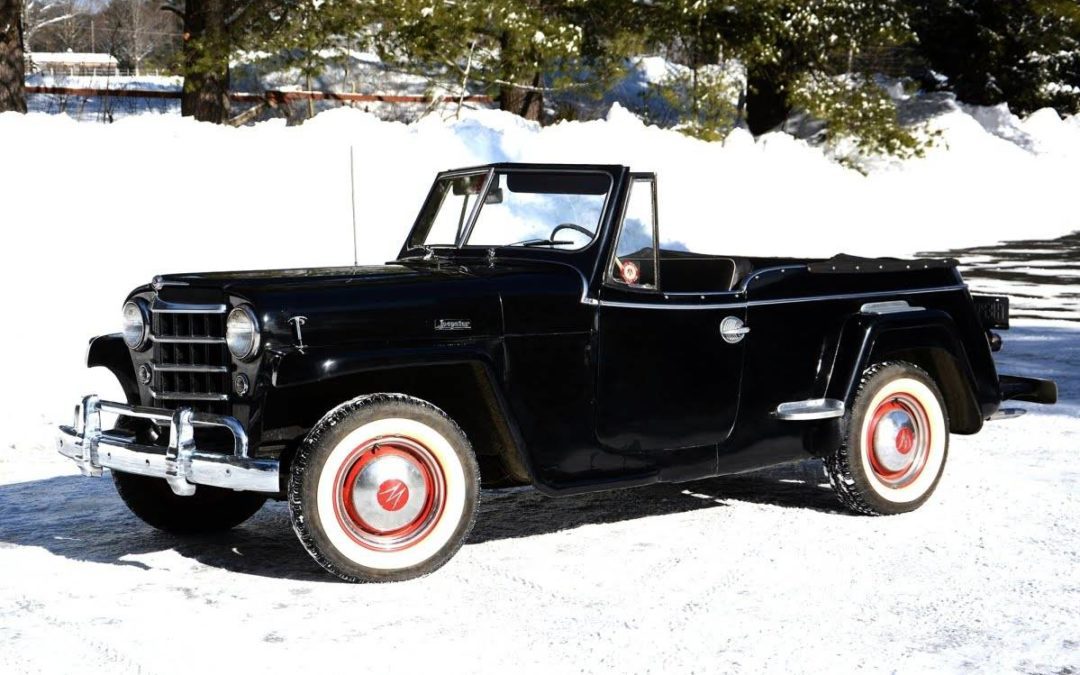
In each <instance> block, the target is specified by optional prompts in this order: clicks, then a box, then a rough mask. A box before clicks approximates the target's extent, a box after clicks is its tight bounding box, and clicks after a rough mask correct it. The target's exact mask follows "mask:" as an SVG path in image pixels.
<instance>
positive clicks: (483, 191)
mask: <svg viewBox="0 0 1080 675" xmlns="http://www.w3.org/2000/svg"><path fill="white" fill-rule="evenodd" d="M494 178H495V169H493V168H492V169H488V170H487V175H486V176H485V177H484V185H483V187H481V188H480V192H479V193H478V194H477V197H478V199H477V200H476V203H475V204H473V209H472V214H471V215H470V216H469V220H468V222H467V223H466V225H465V230H464V231H463V232H461V234H460V236H459V237H458V239H457V242H456V246H457V248H461V247H462V246H464V245H465V242H467V241H469V237H470V236H472V231H473V228H474V227H476V219H477V218H479V217H480V207H481V206H483V204H484V200H485V199H487V194H488V190H490V189H491V183H492V180H493V179H494ZM468 200H469V198H468V195H466V197H465V202H466V203H467V202H468ZM461 210H462V211H464V210H465V204H464V203H463V204H462V207H461Z"/></svg>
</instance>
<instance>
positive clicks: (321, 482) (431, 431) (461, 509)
mask: <svg viewBox="0 0 1080 675" xmlns="http://www.w3.org/2000/svg"><path fill="white" fill-rule="evenodd" d="M479 490H480V477H479V471H478V469H477V464H476V459H475V457H474V456H473V451H472V447H471V446H470V445H469V441H468V439H467V438H466V437H465V434H464V433H463V432H462V431H461V429H460V428H459V427H458V426H457V425H456V424H455V423H454V422H453V420H451V419H450V418H449V417H448V416H447V415H446V414H445V413H444V412H442V411H441V410H439V409H438V408H436V407H435V406H433V405H431V404H430V403H427V402H425V401H421V400H419V399H416V398H412V397H409V396H405V395H402V394H374V395H371V396H363V397H360V398H358V399H355V400H353V401H350V402H348V403H346V404H344V405H342V406H339V407H338V408H335V409H334V410H332V411H331V412H330V413H328V414H327V415H326V416H325V417H324V418H323V419H322V420H321V421H320V422H319V423H318V424H317V425H316V426H315V427H314V428H312V430H311V432H310V433H309V434H308V436H307V438H306V439H305V440H304V443H303V445H302V446H301V448H300V449H299V451H298V452H297V456H296V459H295V461H294V462H293V465H292V468H291V472H290V480H289V507H290V513H291V516H292V522H293V529H294V530H295V531H296V533H297V535H298V536H299V537H300V541H301V542H302V543H303V544H304V547H305V548H306V549H307V550H308V552H309V553H310V554H311V555H312V557H314V558H315V560H316V561H317V562H318V563H319V564H320V565H322V566H323V567H324V568H325V569H326V570H327V571H329V572H330V573H332V574H335V575H337V576H338V577H340V578H342V579H345V580H347V581H401V580H404V579H411V578H414V577H418V576H423V575H425V574H429V573H431V572H433V571H435V570H436V569H438V568H439V567H441V566H442V565H443V564H445V563H446V561H447V560H449V559H450V558H451V557H452V556H453V555H454V553H456V552H457V550H458V549H459V548H460V547H461V545H462V544H463V543H464V541H465V538H466V537H467V536H468V534H469V531H470V530H471V529H472V525H473V522H474V520H475V518H476V508H477V504H478V502H479V494H480V493H479Z"/></svg>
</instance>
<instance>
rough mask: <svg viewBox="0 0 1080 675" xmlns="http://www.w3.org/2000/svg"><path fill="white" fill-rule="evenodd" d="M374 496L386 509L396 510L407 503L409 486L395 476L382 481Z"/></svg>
mask: <svg viewBox="0 0 1080 675" xmlns="http://www.w3.org/2000/svg"><path fill="white" fill-rule="evenodd" d="M375 498H376V499H377V500H378V502H379V506H381V507H383V508H384V509H386V510H387V511H398V510H400V509H401V508H403V507H404V506H405V505H406V504H408V503H409V486H407V485H405V483H403V482H402V481H400V480H397V479H396V478H395V479H392V480H387V481H383V483H382V485H380V486H379V492H378V494H377V495H376V497H375Z"/></svg>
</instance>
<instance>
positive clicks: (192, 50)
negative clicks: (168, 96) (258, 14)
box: [0, 0, 229, 124]
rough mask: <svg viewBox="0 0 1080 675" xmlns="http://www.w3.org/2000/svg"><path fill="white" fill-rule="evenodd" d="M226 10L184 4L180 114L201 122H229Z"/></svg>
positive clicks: (218, 3)
mask: <svg viewBox="0 0 1080 675" xmlns="http://www.w3.org/2000/svg"><path fill="white" fill-rule="evenodd" d="M0 2H3V0H0ZM226 10H227V3H226V2H225V0H187V2H185V3H184V91H183V95H182V96H181V99H180V114H181V115H184V116H185V117H194V118H195V119H197V120H199V121H201V122H213V123H215V124H224V123H225V122H227V121H228V119H229V42H228V34H227V31H228V27H227V26H226V16H227V14H226Z"/></svg>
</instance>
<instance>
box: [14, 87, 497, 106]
mask: <svg viewBox="0 0 1080 675" xmlns="http://www.w3.org/2000/svg"><path fill="white" fill-rule="evenodd" d="M26 93H27V94H53V95H56V96H85V97H102V98H104V97H111V98H153V99H179V98H180V96H181V95H182V94H181V92H180V91H178V90H165V89H94V88H88V87H46V86H39V85H34V86H27V87H26ZM229 99H230V100H233V101H236V102H237V103H266V104H268V105H270V106H276V105H280V104H283V103H292V102H294V101H337V102H341V103H423V104H429V103H457V102H458V101H462V102H464V103H491V102H492V98H491V97H490V96H466V97H464V98H462V97H460V96H436V97H431V96H414V95H408V94H344V93H342V94H339V93H336V92H330V91H276V90H274V91H264V92H242V91H233V92H229Z"/></svg>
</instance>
